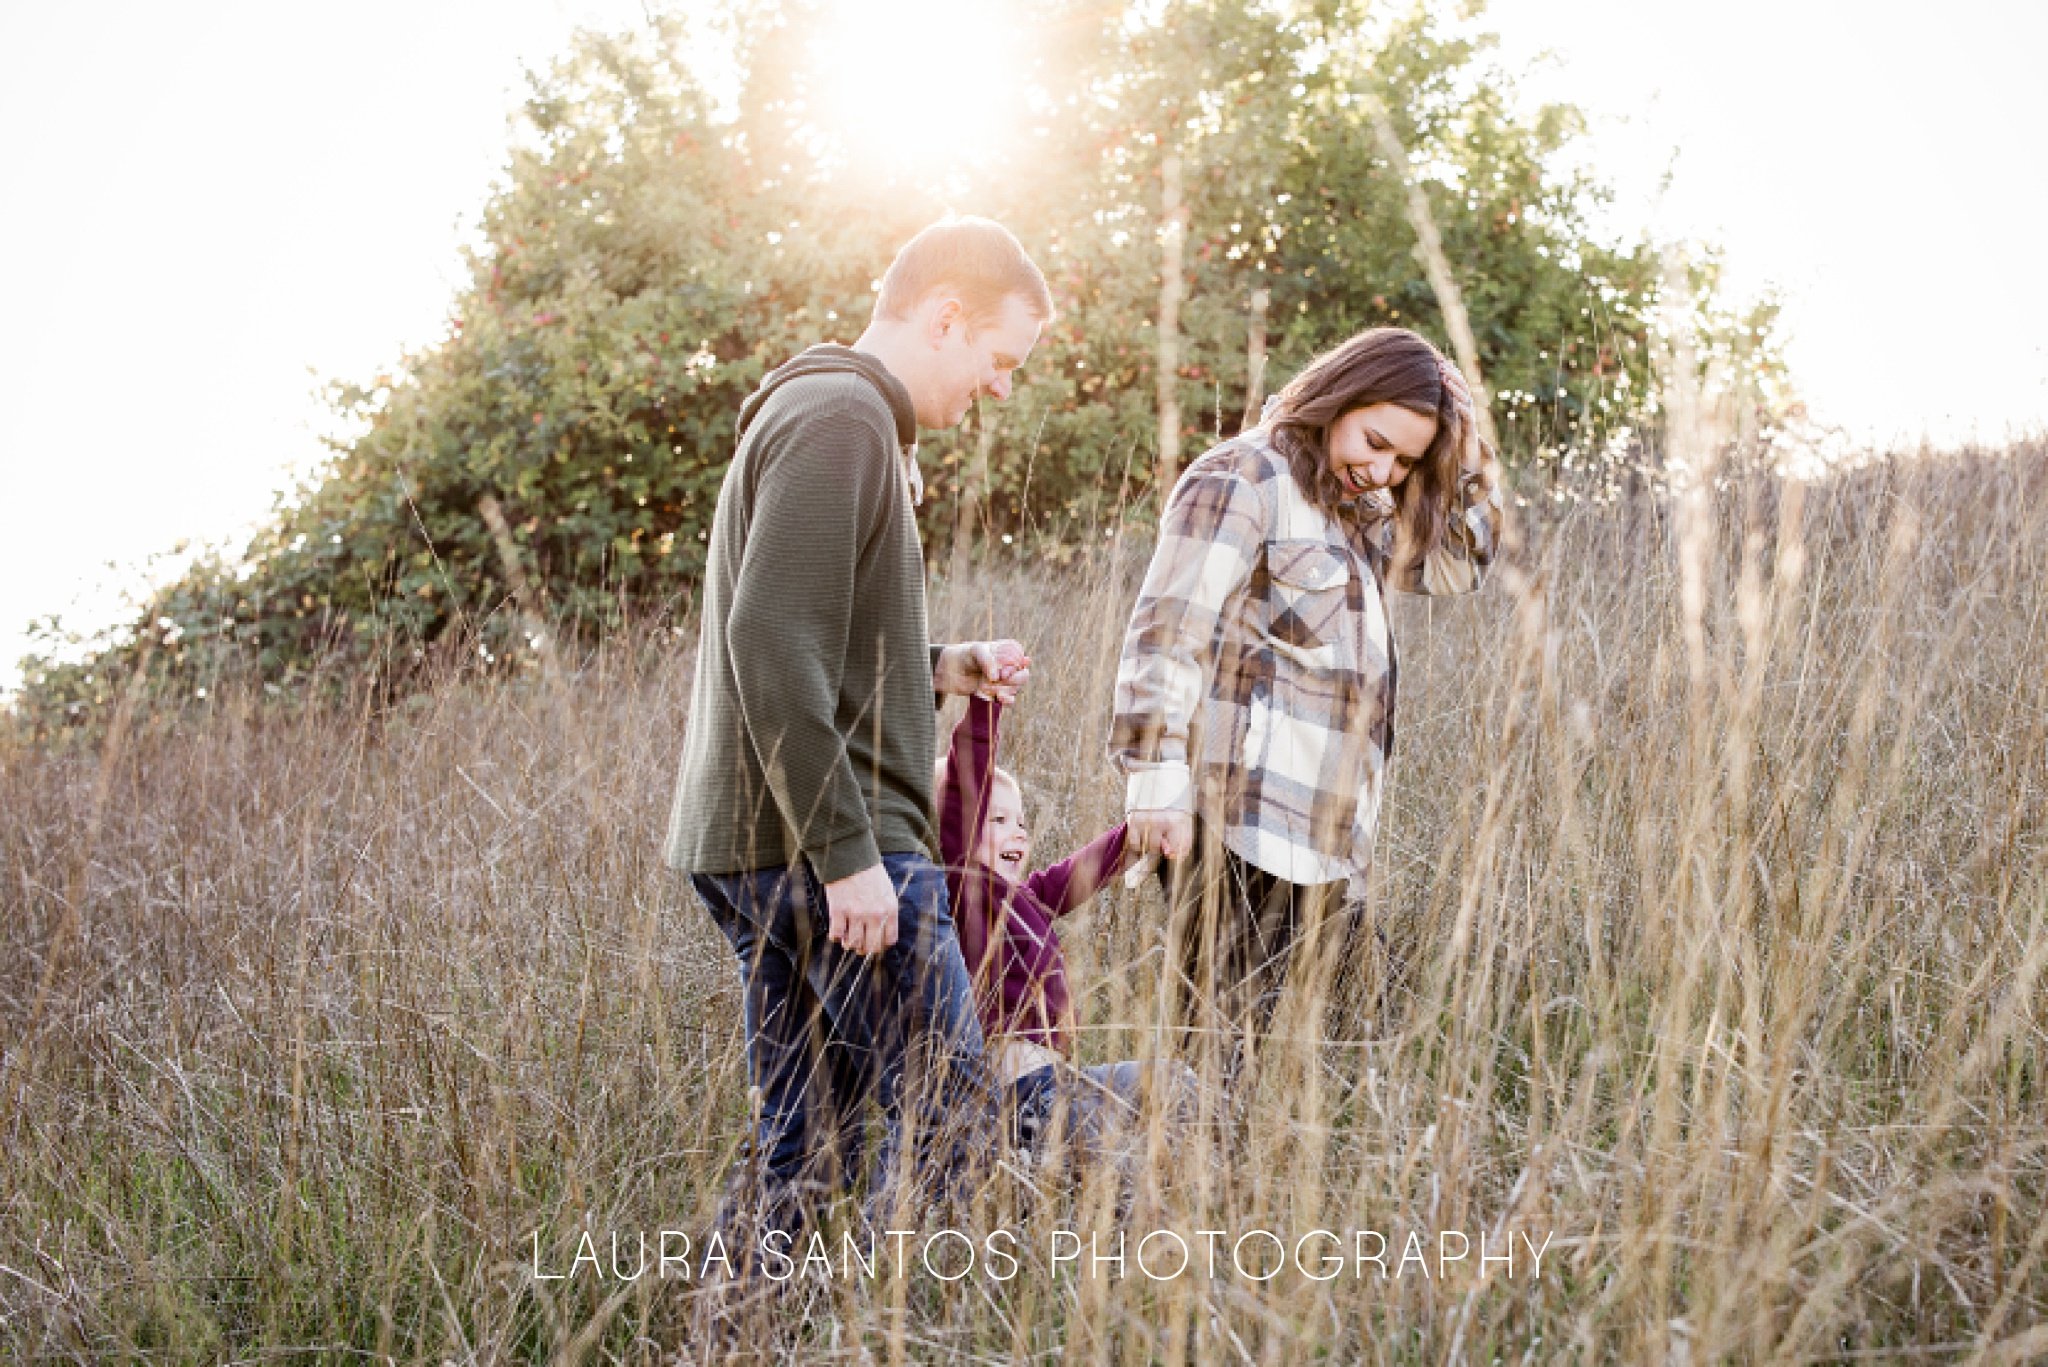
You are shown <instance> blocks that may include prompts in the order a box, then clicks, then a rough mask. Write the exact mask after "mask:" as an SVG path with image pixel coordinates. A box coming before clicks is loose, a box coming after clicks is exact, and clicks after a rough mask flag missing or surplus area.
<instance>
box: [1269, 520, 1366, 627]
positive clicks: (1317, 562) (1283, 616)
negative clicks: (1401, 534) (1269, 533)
mask: <svg viewBox="0 0 2048 1367" xmlns="http://www.w3.org/2000/svg"><path fill="white" fill-rule="evenodd" d="M1266 575H1267V578H1268V579H1269V580H1270V581H1271V589H1270V594H1271V608H1272V613H1271V617H1270V622H1269V625H1268V626H1267V628H1266V634H1267V635H1268V636H1270V637H1271V638H1272V639H1273V640H1274V641H1277V642H1279V643H1280V644H1282V645H1286V646H1292V647H1294V648H1295V649H1296V650H1317V649H1320V648H1322V647H1324V646H1327V645H1331V644H1333V643H1335V642H1336V641H1338V640H1340V639H1341V638H1342V637H1343V636H1344V618H1345V614H1346V613H1347V612H1348V611H1349V610H1350V603H1349V599H1350V588H1351V567H1350V566H1349V565H1347V564H1346V563H1345V560H1344V557H1343V556H1342V555H1340V554H1338V553H1337V551H1336V550H1335V549H1334V548H1333V547H1331V546H1330V544H1329V543H1328V542H1326V541H1273V542H1268V543H1267V546H1266Z"/></svg>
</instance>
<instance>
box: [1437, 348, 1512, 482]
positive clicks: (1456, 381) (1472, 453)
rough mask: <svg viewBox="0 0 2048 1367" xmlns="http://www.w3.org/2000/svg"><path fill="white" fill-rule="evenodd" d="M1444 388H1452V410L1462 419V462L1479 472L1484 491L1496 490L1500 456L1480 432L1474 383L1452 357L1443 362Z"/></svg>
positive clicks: (1465, 469)
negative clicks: (1474, 400)
mask: <svg viewBox="0 0 2048 1367" xmlns="http://www.w3.org/2000/svg"><path fill="white" fill-rule="evenodd" d="M1443 372H1444V388H1445V389H1447V390H1449V391H1450V395H1451V410H1452V411H1453V412H1454V413H1456V414H1457V421H1458V466H1459V468H1460V469H1461V470H1462V471H1463V472H1464V473H1465V474H1467V475H1477V476H1479V487H1480V491H1481V492H1482V493H1492V492H1493V490H1494V487H1495V486H1496V485H1498V484H1499V483H1500V460H1499V458H1498V457H1497V456H1496V455H1495V454H1494V450H1493V447H1492V446H1491V445H1489V444H1488V443H1487V440H1486V438H1485V437H1483V436H1481V435H1480V434H1479V415H1478V412H1477V410H1476V409H1475V407H1474V405H1473V403H1472V390H1471V387H1470V386H1468V385H1467V384H1466V383H1465V376H1464V375H1463V374H1462V373H1461V372H1460V371H1459V369H1458V368H1457V367H1456V366H1454V365H1452V364H1451V363H1450V362H1449V361H1445V362H1444V363H1443Z"/></svg>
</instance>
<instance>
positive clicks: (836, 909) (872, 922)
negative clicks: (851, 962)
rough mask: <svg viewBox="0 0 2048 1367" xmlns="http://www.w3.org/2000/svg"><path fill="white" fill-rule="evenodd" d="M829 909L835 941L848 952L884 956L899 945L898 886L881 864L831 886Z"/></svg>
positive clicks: (827, 888) (828, 887)
mask: <svg viewBox="0 0 2048 1367" xmlns="http://www.w3.org/2000/svg"><path fill="white" fill-rule="evenodd" d="M825 909H826V911H827V912H828V913H829V914H830V916H831V920H832V928H831V930H830V931H829V932H828V933H829V935H830V938H831V940H832V942H833V943H834V944H837V945H840V946H842V947H844V948H845V949H846V950H847V952H848V953H851V954H880V953H881V952H882V951H883V950H885V949H887V948H888V947H889V946H890V945H893V944H895V943H896V885H895V884H894V883H891V882H890V881H889V871H888V870H887V869H885V868H883V867H882V866H881V865H880V864H870V865H868V867H866V868H864V869H862V870H861V871H860V872H859V873H855V874H849V875H847V876H846V877H845V878H841V879H839V880H838V881H837V882H833V883H827V884H826V885H825Z"/></svg>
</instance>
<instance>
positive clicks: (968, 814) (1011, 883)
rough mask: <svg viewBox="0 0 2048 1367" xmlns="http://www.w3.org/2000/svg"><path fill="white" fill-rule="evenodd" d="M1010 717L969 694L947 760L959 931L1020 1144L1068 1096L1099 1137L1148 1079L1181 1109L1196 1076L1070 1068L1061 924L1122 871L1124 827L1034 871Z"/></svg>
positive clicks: (947, 852)
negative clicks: (1011, 1100) (1011, 763)
mask: <svg viewBox="0 0 2048 1367" xmlns="http://www.w3.org/2000/svg"><path fill="white" fill-rule="evenodd" d="M1002 711H1003V709H1002V704H1000V703H997V702H992V701H990V700H988V699H986V698H979V697H976V698H970V699H969V700H968V704H967V715H966V716H965V717H963V718H961V720H960V723H959V725H958V726H956V727H954V729H953V741H952V744H951V745H950V746H949V747H948V749H947V752H946V754H945V756H944V757H943V758H942V759H941V760H940V761H939V772H938V808H939V849H940V859H941V862H942V863H944V865H945V866H946V891H947V894H948V900H949V902H950V904H951V906H952V913H953V925H954V929H955V930H956V931H957V932H958V934H959V937H960V953H961V955H962V957H963V958H965V959H966V960H967V972H968V975H969V976H970V977H971V978H973V979H974V985H975V1004H976V1006H977V1008H978V1009H979V1011H980V1014H981V1025H982V1033H983V1035H984V1036H985V1037H986V1039H987V1042H988V1053H989V1063H990V1067H991V1069H992V1070H993V1071H994V1073H995V1074H996V1077H997V1080H998V1081H1000V1082H1002V1083H1003V1084H1005V1085H1008V1086H1011V1087H1012V1088H1014V1091H1015V1095H1016V1098H1017V1102H1018V1120H1019V1130H1020V1133H1021V1135H1022V1137H1023V1138H1024V1139H1025V1140H1026V1142H1035V1141H1036V1140H1037V1139H1038V1138H1040V1137H1042V1136H1043V1134H1044V1132H1045V1129H1046V1123H1047V1121H1048V1120H1049V1119H1050V1118H1051V1115H1052V1113H1053V1111H1054V1109H1055V1108H1056V1105H1057V1103H1058V1102H1059V1101H1061V1100H1064V1101H1066V1102H1067V1103H1068V1104H1069V1105H1070V1106H1071V1107H1072V1108H1073V1109H1072V1118H1073V1120H1074V1121H1075V1125H1076V1129H1077V1131H1078V1132H1079V1133H1080V1135H1081V1137H1083V1138H1084V1139H1088V1140H1091V1141H1094V1140H1100V1139H1102V1138H1103V1137H1104V1134H1105V1131H1106V1130H1108V1129H1109V1128H1110V1127H1111V1126H1112V1125H1113V1124H1115V1123H1117V1122H1120V1121H1123V1120H1127V1119H1129V1118H1131V1117H1132V1116H1134V1115H1135V1114H1136V1108H1137V1105H1138V1102H1139V1099H1140V1097H1141V1095H1142V1093H1143V1091H1144V1089H1145V1086H1146V1078H1147V1076H1148V1074H1152V1073H1154V1072H1157V1073H1158V1074H1159V1078H1158V1080H1157V1081H1156V1082H1155V1083H1154V1085H1155V1086H1161V1085H1163V1086H1165V1087H1167V1088H1170V1089H1173V1090H1172V1093H1171V1097H1170V1099H1171V1101H1172V1103H1173V1105H1174V1106H1175V1107H1176V1109H1178V1108H1180V1107H1181V1106H1182V1105H1183V1103H1184V1102H1185V1100H1186V1099H1187V1097H1188V1095H1189V1089H1191V1087H1192V1085H1193V1077H1192V1075H1187V1076H1183V1074H1186V1072H1187V1070H1186V1065H1184V1064H1180V1063H1178V1062H1175V1061H1169V1060H1160V1061H1157V1062H1154V1063H1149V1064H1148V1063H1145V1062H1141V1061H1127V1062H1123V1063H1111V1064H1101V1065H1097V1066H1095V1067H1091V1068H1085V1069H1081V1070H1079V1071H1078V1073H1077V1072H1075V1071H1074V1070H1073V1068H1072V1065H1071V1055H1072V1050H1073V1044H1072V1040H1071V1038H1070V1035H1069V1028H1070V1026H1071V1024H1072V1011H1073V1006H1072V999H1071V997H1070V996H1069V994H1068V992H1067V968H1066V959H1065V956H1064V955H1063V954H1062V953H1061V952H1060V940H1059V932H1058V931H1057V930H1055V929H1054V928H1053V922H1054V921H1056V920H1058V919H1059V918H1060V917H1062V916H1064V915H1066V914H1067V913H1068V912H1070V911H1073V910H1075V909H1076V908H1078V907H1081V906H1084V905H1086V904H1087V902H1088V900H1089V899H1090V898H1092V897H1094V896H1095V894H1096V893H1097V892H1099V891H1101V889H1102V887H1103V885H1104V884H1106V883H1108V882H1109V880H1110V879H1112V878H1114V877H1115V876H1116V875H1117V874H1118V873H1120V872H1122V871H1123V868H1124V865H1125V863H1126V862H1127V861H1126V859H1125V851H1124V827H1123V825H1122V823H1118V824H1117V825H1115V826H1113V827H1111V828H1110V829H1109V830H1106V831H1104V832H1103V833H1102V834H1101V835H1098V836H1097V837H1095V839H1093V840H1091V841H1089V842H1088V844H1087V845H1085V846H1084V847H1082V849H1081V851H1080V852H1079V853H1078V854H1075V855H1073V856H1071V857H1069V858H1067V859H1064V860H1062V861H1060V862H1059V863H1057V864H1054V865H1052V866H1051V867H1050V868H1045V869H1041V870H1039V871H1038V872H1036V873H1031V872H1028V870H1029V869H1030V867H1031V834H1030V831H1029V830H1028V828H1027V827H1026V825H1025V821H1024V794H1023V791H1022V789H1021V788H1020V787H1019V786H1018V783H1017V780H1016V779H1015V778H1014V777H1013V776H1012V775H1010V774H1009V773H1007V772H1006V771H1004V770H1002V769H999V768H997V767H996V764H995V753H996V739H997V731H998V729H999V728H1000V725H1001V722H1002ZM1063 1084H1064V1085H1063Z"/></svg>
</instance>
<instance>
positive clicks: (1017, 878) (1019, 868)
mask: <svg viewBox="0 0 2048 1367" xmlns="http://www.w3.org/2000/svg"><path fill="white" fill-rule="evenodd" d="M974 858H975V861H976V862H977V863H979V864H981V865H983V866H984V867H986V868H991V869H994V870H995V871H996V872H997V873H998V874H1001V875H1002V877H1003V878H1004V879H1005V880H1007V881H1009V882H1012V883H1016V882H1021V881H1022V880H1023V878H1024V874H1025V872H1026V871H1027V870H1029V869H1030V867H1031V832H1030V831H1028V830H1026V829H1025V827H1024V796H1023V794H1021V793H1019V792H1018V791H1017V785H1016V784H1014V783H1004V782H1003V781H1001V780H1000V779H998V780H997V781H996V784H995V787H994V788H992V789H991V790H990V791H989V795H988V825H987V826H986V827H985V828H984V829H983V830H982V833H981V844H980V845H979V846H977V847H976V848H975V851H974Z"/></svg>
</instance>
